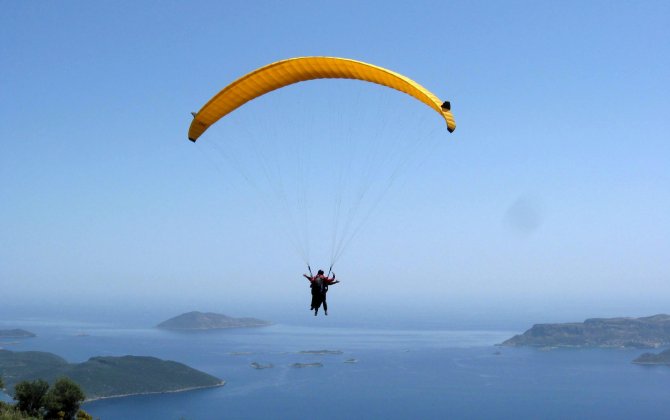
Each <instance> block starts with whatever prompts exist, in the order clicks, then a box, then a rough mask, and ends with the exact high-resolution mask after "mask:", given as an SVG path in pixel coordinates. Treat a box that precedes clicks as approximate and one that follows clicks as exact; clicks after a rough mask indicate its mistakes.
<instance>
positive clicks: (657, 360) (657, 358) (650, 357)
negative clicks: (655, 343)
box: [633, 349, 670, 366]
mask: <svg viewBox="0 0 670 420" xmlns="http://www.w3.org/2000/svg"><path fill="white" fill-rule="evenodd" d="M633 363H635V364H638V365H667V366H670V349H668V350H665V351H662V352H660V353H658V354H654V353H644V354H643V355H641V356H640V357H638V358H637V359H635V360H633Z"/></svg>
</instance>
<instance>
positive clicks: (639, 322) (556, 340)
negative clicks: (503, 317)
mask: <svg viewBox="0 0 670 420" xmlns="http://www.w3.org/2000/svg"><path fill="white" fill-rule="evenodd" d="M501 345H503V346H510V347H518V346H534V347H619V348H621V347H632V348H655V347H659V346H667V345H670V315H665V314H659V315H654V316H649V317H643V318H592V319H587V320H586V321H584V322H579V323H577V322H575V323H565V324H536V325H533V327H532V328H531V329H529V330H528V331H526V332H524V333H523V334H520V335H515V336H514V337H512V338H510V339H508V340H506V341H504V342H503V343H502V344H501Z"/></svg>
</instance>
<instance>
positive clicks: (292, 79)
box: [188, 57, 456, 141]
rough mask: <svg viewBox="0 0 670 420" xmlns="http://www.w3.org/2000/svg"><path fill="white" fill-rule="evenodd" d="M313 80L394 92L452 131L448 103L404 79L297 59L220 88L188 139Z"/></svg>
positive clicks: (363, 66)
mask: <svg viewBox="0 0 670 420" xmlns="http://www.w3.org/2000/svg"><path fill="white" fill-rule="evenodd" d="M314 79H357V80H363V81H367V82H371V83H376V84H379V85H382V86H387V87H390V88H393V89H396V90H398V91H400V92H404V93H406V94H408V95H410V96H412V97H414V98H416V99H418V100H419V101H421V102H423V103H424V104H426V105H428V106H429V107H431V108H433V109H434V110H435V111H437V112H438V113H439V114H440V115H442V117H443V118H444V120H445V121H446V123H447V129H448V130H449V132H452V131H454V130H455V129H456V122H455V121H454V116H453V115H452V114H451V110H450V108H451V106H450V104H449V102H442V101H440V100H439V99H438V98H437V96H435V95H434V94H433V93H431V92H430V91H429V90H427V89H426V88H424V87H423V86H421V85H420V84H418V83H416V82H415V81H413V80H412V79H410V78H408V77H405V76H403V75H401V74H399V73H396V72H394V71H391V70H388V69H385V68H383V67H378V66H375V65H372V64H368V63H364V62H362V61H356V60H350V59H348V58H337V57H297V58H289V59H288V60H282V61H277V62H276V63H272V64H268V65H267V66H264V67H261V68H259V69H257V70H254V71H252V72H251V73H248V74H246V75H245V76H242V77H241V78H239V79H237V80H236V81H234V82H233V83H231V84H230V85H228V86H226V87H225V88H223V90H221V92H219V93H217V94H216V95H215V96H214V97H213V98H212V99H210V100H209V102H207V103H206V104H205V106H203V107H202V109H200V111H198V113H197V114H194V118H193V121H192V122H191V127H190V128H189V130H188V138H189V140H191V141H196V140H197V139H198V137H200V135H201V134H202V133H204V132H205V130H207V129H208V128H209V127H210V126H211V125H212V124H214V123H215V122H217V121H218V120H219V119H221V118H223V117H224V116H226V115H227V114H229V113H231V112H233V111H234V110H236V109H237V108H239V107H241V106H242V105H244V104H245V103H247V102H249V101H251V100H253V99H255V98H257V97H259V96H262V95H264V94H266V93H268V92H272V91H273V90H276V89H279V88H282V87H284V86H288V85H291V84H294V83H298V82H304V81H306V80H314Z"/></svg>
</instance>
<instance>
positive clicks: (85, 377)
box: [0, 350, 225, 401]
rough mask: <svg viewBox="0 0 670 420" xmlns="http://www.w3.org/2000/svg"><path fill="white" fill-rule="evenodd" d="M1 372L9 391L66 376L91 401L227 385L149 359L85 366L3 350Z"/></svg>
mask: <svg viewBox="0 0 670 420" xmlns="http://www.w3.org/2000/svg"><path fill="white" fill-rule="evenodd" d="M0 372H2V379H3V381H4V382H5V387H6V388H7V389H8V390H10V391H11V390H12V389H13V388H14V385H16V384H17V383H18V382H21V381H26V380H28V381H31V380H35V379H44V380H46V381H47V382H50V383H53V382H54V381H55V380H56V379H58V378H60V377H62V376H66V377H68V378H70V379H72V380H73V381H75V382H76V383H77V384H79V386H81V388H82V390H83V391H84V393H85V394H86V398H87V400H89V401H90V400H95V399H101V398H112V397H122V396H128V395H138V394H158V393H168V392H180V391H188V390H193V389H200V388H211V387H217V386H223V385H224V384H225V382H224V381H222V380H221V379H219V378H216V377H214V376H212V375H209V374H207V373H204V372H201V371H199V370H196V369H193V368H191V367H188V366H186V365H184V364H182V363H178V362H173V361H169V360H161V359H158V358H155V357H146V356H121V357H111V356H104V357H91V358H90V359H88V360H87V361H86V362H83V363H68V362H67V361H66V360H65V359H63V358H62V357H60V356H57V355H55V354H53V353H47V352H40V351H24V352H13V351H9V350H0Z"/></svg>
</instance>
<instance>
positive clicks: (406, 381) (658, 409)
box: [6, 321, 670, 419]
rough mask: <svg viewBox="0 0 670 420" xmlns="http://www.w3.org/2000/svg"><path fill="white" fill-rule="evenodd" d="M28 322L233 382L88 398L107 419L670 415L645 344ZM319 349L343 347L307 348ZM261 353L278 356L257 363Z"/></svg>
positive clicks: (70, 343)
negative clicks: (644, 357) (645, 358)
mask: <svg viewBox="0 0 670 420" xmlns="http://www.w3.org/2000/svg"><path fill="white" fill-rule="evenodd" d="M27 324H28V325H25V324H24V326H28V327H30V328H29V329H30V330H31V331H34V332H35V333H37V334H38V337H36V338H33V339H26V340H20V341H19V342H18V344H13V345H8V346H6V348H7V349H10V350H15V351H25V350H42V351H50V352H53V353H56V354H58V355H61V356H63V357H65V358H66V359H67V360H68V361H70V362H81V361H84V360H87V359H88V358H89V357H91V356H97V355H114V356H121V355H125V354H132V355H149V356H155V357H160V358H163V359H169V360H175V361H178V362H182V363H186V364H187V365H189V366H192V367H194V368H196V369H200V370H202V371H205V372H207V373H210V374H213V375H215V376H218V377H220V378H222V379H224V380H225V381H226V385H225V386H223V387H220V388H212V389H204V390H196V391H189V392H183V393H173V394H158V395H141V396H131V397H124V398H112V399H105V400H98V401H93V402H89V403H86V404H85V405H84V409H86V410H87V411H88V412H90V413H91V414H93V415H94V416H95V417H99V418H101V419H120V418H133V419H158V418H160V419H222V418H225V419H256V418H282V419H283V418H287V419H301V418H314V417H316V418H320V419H341V418H385V419H409V418H488V419H490V418H543V419H544V418H548V419H551V418H556V419H559V418H589V419H599V418H602V419H628V418H662V417H664V416H665V414H666V413H667V412H668V410H669V409H670V400H669V399H668V398H667V397H666V395H667V391H668V389H670V368H666V367H663V366H655V367H650V366H638V365H634V364H632V363H631V360H633V359H634V358H635V357H637V356H638V355H640V354H641V353H643V352H644V351H643V350H637V349H554V350H551V351H542V350H540V349H532V348H504V347H496V346H495V344H497V343H500V342H502V341H503V340H505V339H506V338H509V337H510V336H512V335H513V334H515V333H517V332H515V331H445V330H432V331H431V330H421V331H414V330H407V329H402V330H400V329H395V330H394V329H356V328H332V327H331V328H324V327H318V326H316V327H312V326H295V325H282V324H280V325H273V326H270V327H265V328H254V329H231V330H220V331H206V332H199V333H176V332H170V331H161V330H156V329H137V328H118V327H114V326H107V325H100V324H82V323H76V324H75V323H73V324H71V325H67V324H63V323H54V324H53V325H49V324H44V323H40V322H37V321H34V322H29V323H27ZM13 325H16V323H14V324H13ZM313 350H330V351H333V352H334V353H335V354H314V353H303V352H304V351H313ZM253 362H256V363H258V364H260V365H264V366H268V365H272V366H273V367H271V368H266V369H254V368H253V367H252V366H251V364H252V363H253ZM296 363H299V364H313V363H318V364H320V365H321V366H308V367H303V368H297V367H294V364H296Z"/></svg>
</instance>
